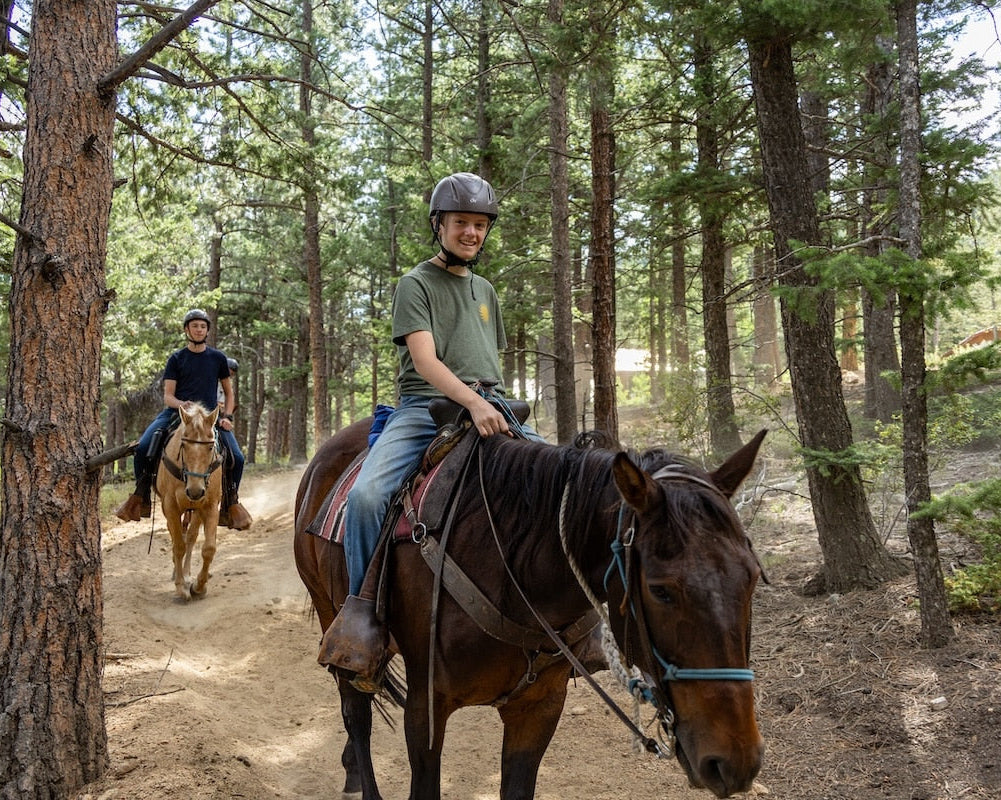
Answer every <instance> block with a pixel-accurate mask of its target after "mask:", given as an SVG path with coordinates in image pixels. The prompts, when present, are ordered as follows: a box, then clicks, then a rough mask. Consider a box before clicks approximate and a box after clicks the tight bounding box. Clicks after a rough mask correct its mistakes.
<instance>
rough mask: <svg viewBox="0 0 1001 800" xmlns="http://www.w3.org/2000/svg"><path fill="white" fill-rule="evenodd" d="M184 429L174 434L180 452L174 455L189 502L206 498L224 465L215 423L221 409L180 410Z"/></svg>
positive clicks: (189, 406) (193, 405) (192, 407)
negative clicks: (213, 475)
mask: <svg viewBox="0 0 1001 800" xmlns="http://www.w3.org/2000/svg"><path fill="white" fill-rule="evenodd" d="M178 411H179V412H180V415H181V427H180V428H179V429H178V431H177V434H175V436H176V438H177V440H178V449H177V454H176V456H175V458H176V461H177V464H178V466H179V467H180V472H181V480H183V481H184V494H185V495H186V496H187V498H188V499H189V500H192V501H198V500H201V499H202V498H203V497H205V495H206V493H207V492H208V488H209V479H210V478H211V476H212V473H213V472H215V470H217V469H218V468H219V467H220V466H221V465H222V458H221V456H220V452H219V440H218V437H217V436H216V430H215V424H216V420H217V419H218V418H219V408H218V406H217V407H216V408H215V409H214V410H213V411H207V410H206V409H205V408H203V407H202V406H200V405H197V404H189V405H188V406H187V407H183V406H182V407H181V408H179V409H178Z"/></svg>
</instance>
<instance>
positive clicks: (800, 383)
mask: <svg viewBox="0 0 1001 800" xmlns="http://www.w3.org/2000/svg"><path fill="white" fill-rule="evenodd" d="M747 44H748V52H749V55H750V66H751V82H752V84H753V87H754V100H755V106H756V110H757V118H758V130H759V137H760V141H761V156H762V166H763V170H764V181H765V191H766V193H767V195H768V207H769V212H770V217H771V228H772V233H773V235H774V238H775V253H776V256H777V267H778V276H779V282H780V284H781V285H783V286H784V287H786V290H787V291H786V292H785V293H784V294H783V296H782V300H781V309H782V323H783V328H784V331H785V343H786V355H787V358H788V361H789V367H790V371H791V378H792V391H793V399H794V401H795V404H796V417H797V422H798V424H799V435H800V441H801V444H802V445H803V447H804V448H806V449H807V450H808V451H810V452H811V453H812V457H813V458H820V459H826V463H823V465H822V466H823V468H821V464H820V463H817V462H815V461H813V460H812V459H811V460H808V462H807V469H806V472H807V478H808V481H809V485H810V498H811V500H812V505H813V515H814V520H815V522H816V525H817V533H818V537H819V540H820V546H821V549H822V550H823V553H824V571H823V576H822V577H823V580H824V584H825V586H826V589H827V590H828V591H844V590H847V589H850V588H854V587H873V586H876V585H878V584H879V583H881V582H883V581H884V580H886V579H887V578H889V577H890V576H892V575H898V574H900V567H899V565H898V564H897V563H896V562H895V561H894V559H893V558H892V557H891V556H890V554H889V553H888V552H887V551H886V549H885V548H884V547H883V544H882V542H881V541H880V539H879V536H878V534H877V532H876V527H875V525H874V524H873V521H872V515H871V514H870V512H869V507H868V505H867V503H866V497H865V492H864V490H863V487H862V478H861V474H860V472H859V469H858V467H857V466H854V465H853V464H852V463H851V462H850V461H846V460H845V459H844V458H843V455H844V454H845V453H846V452H847V451H848V449H849V448H850V447H851V445H852V433H851V426H850V423H849V420H848V414H847V411H846V410H845V404H844V398H843V396H842V393H841V372H840V370H839V369H838V362H837V359H836V358H835V353H834V297H833V294H832V293H831V292H830V291H827V290H824V289H822V288H821V287H820V286H819V285H818V283H817V280H816V279H815V278H813V277H811V276H810V275H809V274H808V273H807V272H806V270H805V269H804V268H803V264H802V262H801V261H800V259H799V258H798V257H797V255H796V254H795V252H794V251H793V247H794V243H795V242H805V243H807V244H817V243H819V241H820V229H819V224H818V220H817V211H816V207H815V206H814V202H813V196H812V194H811V191H810V183H809V180H808V175H809V170H808V164H807V158H806V144H805V140H804V137H803V130H802V128H801V126H800V125H799V112H798V108H797V90H796V79H795V76H794V73H793V60H792V45H791V39H790V38H788V37H787V36H784V35H783V33H782V31H781V30H778V29H775V30H774V32H769V38H757V37H756V36H753V35H752V36H749V37H748V40H747ZM793 289H795V290H796V293H795V295H793V294H792V293H791V292H790V291H789V290H793ZM815 588H818V589H819V588H820V587H819V586H816V587H815Z"/></svg>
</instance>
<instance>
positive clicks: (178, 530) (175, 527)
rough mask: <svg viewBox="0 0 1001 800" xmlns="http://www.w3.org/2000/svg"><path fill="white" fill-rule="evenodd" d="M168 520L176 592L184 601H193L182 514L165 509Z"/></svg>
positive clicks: (174, 510)
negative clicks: (188, 577)
mask: <svg viewBox="0 0 1001 800" xmlns="http://www.w3.org/2000/svg"><path fill="white" fill-rule="evenodd" d="M163 515H164V517H166V519H167V530H168V531H170V546H171V547H170V549H171V554H172V556H173V560H174V592H175V593H176V594H177V596H178V597H180V598H181V599H182V600H190V599H191V586H190V584H189V582H188V579H187V576H188V568H187V559H186V557H185V554H186V552H187V549H188V548H187V544H188V543H187V536H186V535H185V530H184V526H183V524H182V522H181V512H180V511H179V510H178V509H167V508H164V511H163Z"/></svg>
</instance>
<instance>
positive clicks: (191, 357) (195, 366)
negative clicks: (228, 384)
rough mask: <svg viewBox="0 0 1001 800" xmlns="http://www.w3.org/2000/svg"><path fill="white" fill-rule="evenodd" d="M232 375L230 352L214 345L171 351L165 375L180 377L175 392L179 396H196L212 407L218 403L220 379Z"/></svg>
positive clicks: (190, 398)
mask: <svg viewBox="0 0 1001 800" xmlns="http://www.w3.org/2000/svg"><path fill="white" fill-rule="evenodd" d="M228 377H229V364H228V363H227V362H226V354H225V353H223V352H222V351H221V350H216V349H215V348H214V347H206V348H205V350H204V352H201V353H193V352H191V351H190V350H189V349H188V348H187V347H183V348H181V349H180V350H177V351H176V352H174V353H171V354H170V358H168V359H167V367H166V369H164V371H163V379H164V380H168V381H177V386H176V388H175V389H174V396H175V397H176V398H177V399H178V400H193V401H195V402H196V403H201V404H202V405H203V406H205V408H207V409H208V410H209V411H211V410H212V409H213V408H215V407H216V405H217V403H218V400H217V397H218V395H217V390H218V386H219V381H221V380H222V379H223V378H228Z"/></svg>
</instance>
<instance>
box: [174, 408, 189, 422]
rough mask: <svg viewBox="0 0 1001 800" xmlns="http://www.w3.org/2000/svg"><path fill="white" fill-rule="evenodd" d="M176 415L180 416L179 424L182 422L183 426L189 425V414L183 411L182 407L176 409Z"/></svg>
mask: <svg viewBox="0 0 1001 800" xmlns="http://www.w3.org/2000/svg"><path fill="white" fill-rule="evenodd" d="M177 413H178V414H180V415H181V422H183V423H184V424H185V425H190V424H191V414H189V413H188V412H187V411H186V410H185V409H184V406H178V407H177Z"/></svg>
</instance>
